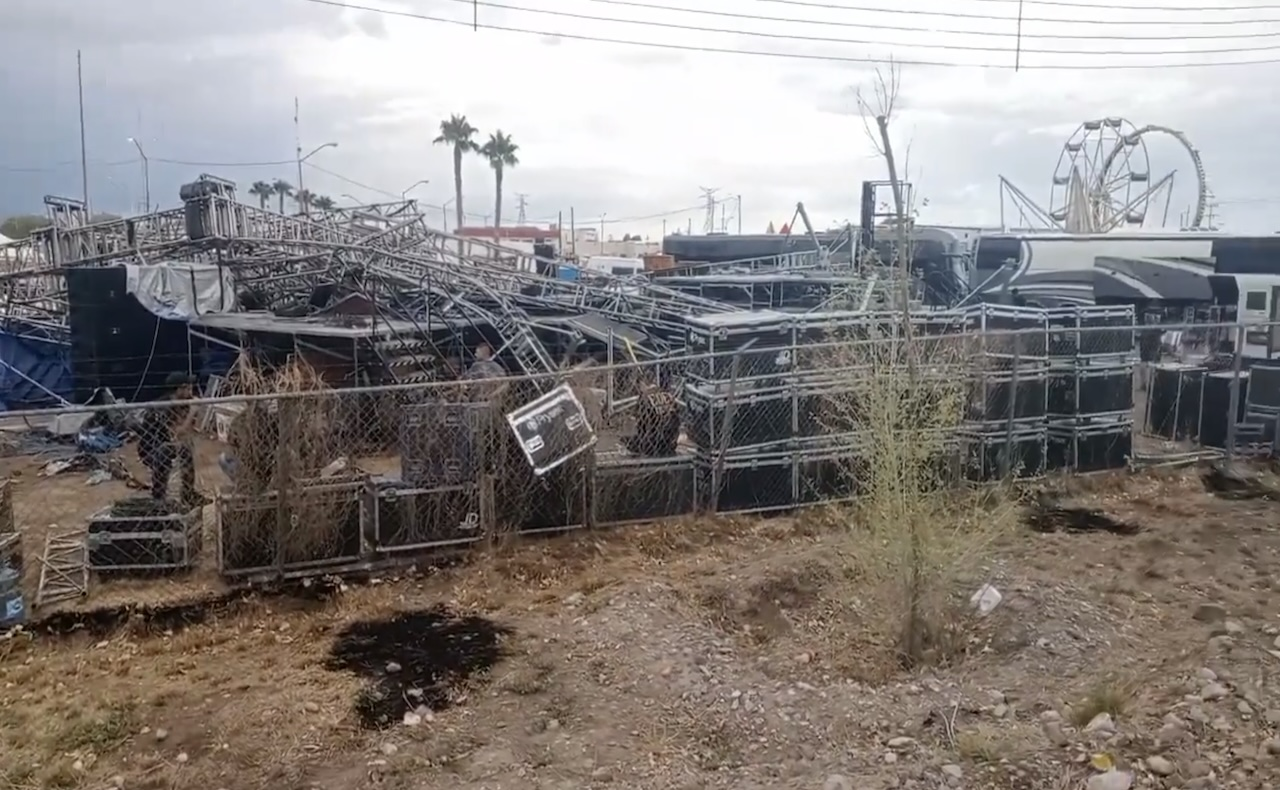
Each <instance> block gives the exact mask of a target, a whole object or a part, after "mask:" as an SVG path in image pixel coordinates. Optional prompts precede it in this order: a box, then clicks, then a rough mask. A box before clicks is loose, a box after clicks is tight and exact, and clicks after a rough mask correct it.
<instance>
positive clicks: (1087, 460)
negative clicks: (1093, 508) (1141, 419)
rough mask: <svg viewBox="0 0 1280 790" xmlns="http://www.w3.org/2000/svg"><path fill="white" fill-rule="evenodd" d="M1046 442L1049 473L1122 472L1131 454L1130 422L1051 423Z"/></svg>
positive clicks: (1131, 432)
mask: <svg viewBox="0 0 1280 790" xmlns="http://www.w3.org/2000/svg"><path fill="white" fill-rule="evenodd" d="M1047 439H1048V468H1049V469H1050V470H1053V471H1059V470H1061V471H1068V472H1101V471H1104V470H1111V469H1123V468H1125V466H1126V465H1127V464H1128V461H1129V457H1130V456H1131V455H1133V422H1132V420H1129V419H1123V420H1114V421H1111V422H1104V421H1099V422H1091V423H1081V424H1050V426H1049V430H1048V437H1047Z"/></svg>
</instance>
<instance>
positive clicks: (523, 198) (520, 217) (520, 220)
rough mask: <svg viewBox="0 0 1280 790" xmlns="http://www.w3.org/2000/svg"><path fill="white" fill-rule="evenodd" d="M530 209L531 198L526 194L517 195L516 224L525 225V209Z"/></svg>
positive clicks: (518, 193) (519, 193)
mask: <svg viewBox="0 0 1280 790" xmlns="http://www.w3.org/2000/svg"><path fill="white" fill-rule="evenodd" d="M528 207H529V196H528V195H527V194H525V193H524V192H517V193H516V224H517V225H523V224H524V223H525V213H524V212H525V209H526V208H528Z"/></svg>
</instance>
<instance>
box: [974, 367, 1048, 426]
mask: <svg viewBox="0 0 1280 790" xmlns="http://www.w3.org/2000/svg"><path fill="white" fill-rule="evenodd" d="M1048 390H1049V378H1048V371H1047V370H1046V369H1044V368H1042V367H1035V366H1033V365H1032V364H1030V363H1028V364H1026V365H1021V364H1020V365H1019V366H1018V370H1017V371H1016V372H1015V371H1013V370H998V369H997V370H990V371H983V372H979V373H978V374H977V377H976V379H975V381H974V383H973V388H972V390H971V395H970V399H969V421H971V422H975V423H992V424H994V423H1003V422H1008V421H1009V420H1010V419H1012V420H1013V421H1014V422H1022V423H1025V422H1041V421H1043V420H1044V418H1045V414H1046V410H1047V408H1048Z"/></svg>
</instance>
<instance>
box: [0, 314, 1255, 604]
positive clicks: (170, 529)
mask: <svg viewBox="0 0 1280 790" xmlns="http://www.w3.org/2000/svg"><path fill="white" fill-rule="evenodd" d="M735 322H736V323H735ZM769 322H773V323H769ZM1218 330H1222V327H1218ZM1218 330H1209V329H1205V328H1204V327H1186V326H1182V327H1168V326H1166V327H1155V328H1149V327H1140V326H1135V317H1134V315H1133V311H1132V309H1129V308H1077V309H1071V310H1068V309H1063V310H1051V311H1044V310H1028V309H1022V308H1008V307H1002V308H992V307H983V308H979V309H975V310H972V311H969V312H965V313H946V314H938V315H935V316H929V315H922V316H918V317H917V318H915V319H913V320H912V321H910V322H908V323H904V322H903V321H902V320H901V319H900V317H897V316H894V315H889V314H885V315H875V314H852V313H851V314H849V315H848V316H847V317H845V318H840V319H839V320H835V321H831V320H828V319H823V321H822V322H821V323H820V322H819V321H818V320H817V319H815V320H814V321H813V325H810V324H809V323H808V322H807V321H806V320H805V318H804V317H803V316H799V317H797V316H778V315H776V314H774V315H773V316H771V317H766V318H757V319H756V320H755V321H745V320H743V319H741V318H734V319H732V320H725V321H723V322H722V323H720V324H719V325H716V326H705V327H701V328H699V327H695V328H694V329H692V330H691V332H692V333H693V334H694V335H699V336H697V337H693V338H691V341H690V346H691V347H694V348H701V349H702V351H701V352H700V353H698V354H690V355H687V356H682V357H673V358H668V359H662V360H659V361H654V362H643V363H640V362H634V363H628V364H618V365H602V364H597V363H594V362H591V361H588V362H585V363H583V364H580V365H578V366H577V367H574V368H572V369H568V370H565V371H561V372H558V373H557V374H555V375H548V376H543V377H510V378H503V377H494V378H480V379H467V380H462V381H450V382H437V383H426V384H415V385H395V386H388V387H371V388H349V389H336V388H334V387H332V386H330V385H329V384H328V383H327V380H326V379H325V378H324V377H323V376H321V375H319V374H318V373H317V372H316V371H315V370H314V369H312V368H311V367H309V366H308V365H307V364H305V363H304V362H301V361H297V360H294V361H291V362H289V363H288V364H286V365H284V366H282V367H277V368H272V369H265V368H258V367H254V366H252V365H249V364H248V363H244V362H242V363H240V364H238V365H237V366H236V367H235V368H234V369H233V371H232V372H231V374H230V375H228V376H226V377H224V379H223V380H221V381H220V383H219V387H218V392H219V393H220V395H219V397H216V398H200V397H197V396H198V395H199V385H200V384H202V382H196V381H194V380H192V379H188V378H185V377H182V376H175V377H171V379H170V380H169V381H168V382H167V383H166V385H165V397H164V399H162V400H160V401H157V402H154V403H148V404H140V405H135V404H125V403H110V402H106V403H101V404H99V405H95V406H93V407H81V408H77V409H74V410H64V411H63V412H62V413H59V414H53V413H51V412H43V413H40V412H36V413H31V414H29V415H27V417H26V418H25V419H26V421H27V422H28V423H29V424H35V423H36V421H37V420H38V419H39V418H41V417H46V418H53V417H56V420H54V422H52V423H49V425H47V426H46V428H45V429H44V433H43V434H42V436H43V437H44V438H43V439H41V441H43V442H44V443H45V444H44V445H41V448H40V453H41V456H40V460H39V462H38V466H39V471H38V474H39V475H42V476H43V477H47V478H49V479H50V480H51V481H56V480H58V479H62V478H64V477H65V476H67V475H76V474H83V475H85V476H87V477H86V479H87V480H88V481H89V482H94V483H102V482H103V481H109V482H110V483H111V484H110V485H106V486H102V487H101V488H97V487H84V486H81V488H82V489H83V490H84V491H87V492H97V491H102V492H103V493H102V494H101V495H99V494H97V493H92V495H91V494H90V493H83V492H71V493H67V494H66V495H65V501H64V502H62V504H60V505H59V507H60V508H61V510H60V512H65V513H66V515H65V517H64V518H62V519H61V524H60V531H59V535H62V537H65V534H64V532H65V530H66V529H67V528H70V527H75V526H78V524H82V525H84V526H83V528H84V531H85V533H86V534H85V536H84V539H83V542H84V546H85V552H84V556H85V564H86V566H87V567H88V568H89V569H91V570H93V571H96V572H102V573H110V572H135V571H138V570H151V571H173V570H181V569H188V568H193V567H216V569H217V571H218V572H219V573H220V574H221V575H223V576H224V577H228V578H232V579H257V578H265V577H276V578H278V577H280V576H289V575H307V574H312V573H316V572H320V571H324V570H327V569H328V570H341V569H354V568H367V567H375V566H377V565H379V564H394V563H398V562H404V561H407V560H406V559H405V558H407V557H411V556H416V555H418V554H420V553H422V552H424V551H429V550H436V551H438V550H445V549H459V548H464V547H467V546H470V545H473V544H477V543H484V542H489V541H492V540H495V539H499V538H501V537H503V536H505V535H515V534H532V533H540V532H555V531H565V530H572V529H576V528H583V527H598V526H605V525H608V524H618V523H626V522H633V521H644V520H651V519H657V518H663V517H668V516H677V515H681V514H688V513H695V512H715V511H719V512H729V511H735V512H762V511H780V510H787V509H791V508H794V507H797V506H803V505H808V504H816V503H821V502H829V501H833V500H839V499H846V498H851V497H855V496H857V495H858V494H860V493H863V492H864V491H865V490H866V488H867V486H869V485H873V484H876V483H875V481H877V480H884V479H886V478H887V477H890V476H892V475H893V474H911V475H918V476H920V477H921V478H922V479H920V480H917V481H916V482H915V483H914V484H913V485H914V486H915V488H913V490H923V488H927V487H930V486H934V487H946V486H953V485H962V484H974V483H982V482H986V481H993V480H1002V479H1006V478H1010V477H1013V478H1029V477H1036V476H1040V475H1043V474H1046V473H1053V472H1089V471H1097V470H1105V469H1119V468H1122V467H1124V466H1126V465H1127V464H1129V463H1131V462H1133V460H1134V459H1136V458H1143V457H1153V456H1155V455H1158V454H1160V453H1164V455H1165V456H1168V457H1174V456H1177V454H1178V453H1190V452H1192V451H1193V450H1199V449H1200V448H1202V447H1212V448H1217V449H1216V452H1218V453H1220V454H1225V455H1232V454H1236V453H1252V452H1272V449H1271V448H1272V447H1273V446H1274V442H1275V438H1276V431H1275V426H1276V422H1277V419H1280V365H1278V364H1273V363H1269V362H1267V361H1265V360H1262V361H1258V362H1255V363H1248V362H1242V361H1241V358H1240V355H1235V354H1232V353H1228V352H1229V351H1230V350H1231V349H1228V348H1227V347H1226V346H1225V345H1223V343H1224V342H1226V341H1223V340H1222V339H1221V336H1222V335H1226V336H1227V337H1228V340H1230V339H1231V338H1234V339H1235V341H1234V342H1238V343H1239V344H1240V345H1239V346H1235V347H1238V348H1244V347H1245V345H1247V338H1248V335H1249V333H1250V332H1254V330H1252V329H1251V330H1249V331H1246V329H1245V327H1243V326H1239V325H1236V326H1234V327H1227V328H1226V329H1225V330H1224V331H1218ZM1215 331H1216V332H1217V334H1216V335H1215V334H1213V332H1215ZM1255 333H1256V332H1255ZM1153 335H1154V336H1155V338H1156V341H1157V346H1156V353H1155V354H1154V355H1153V354H1152V353H1150V339H1151V338H1152V336H1153ZM1144 344H1145V345H1144ZM1206 347H1208V349H1210V351H1211V352H1216V354H1215V353H1207V354H1203V355H1198V354H1200V351H1201V350H1203V349H1205V348H1206ZM1139 356H1143V357H1146V358H1147V359H1146V360H1145V361H1141V362H1140V361H1139ZM1135 428H1136V430H1135ZM24 441H25V440H24ZM31 441H33V442H34V441H35V440H34V439H32V440H31ZM1144 443H1145V444H1144ZM22 446H27V447H30V446H31V445H29V444H28V445H22V444H21V443H18V444H11V447H18V448H20V447H22ZM50 448H59V449H58V451H57V452H53V451H52V450H50ZM12 455H16V454H13V453H11V456H12ZM19 460H20V459H18V458H16V457H11V458H10V459H8V461H7V463H8V464H9V466H10V468H11V469H12V468H16V467H15V466H14V465H15V464H16V463H18V461H19ZM29 463H30V462H29ZM50 485H53V483H50ZM11 488H12V486H5V487H3V488H0V565H6V564H7V565H8V566H9V567H18V568H19V570H20V571H21V567H22V553H23V552H22V551H20V550H19V549H18V547H19V545H21V546H22V547H23V548H24V549H25V551H26V552H27V553H28V555H30V553H31V552H38V551H40V550H41V546H42V545H44V546H47V545H49V544H48V540H49V536H47V535H42V534H37V533H40V531H41V529H42V527H41V526H40V523H39V519H35V520H33V519H23V520H22V523H21V524H19V525H18V527H15V526H14V525H13V519H12V517H11V516H6V515H5V513H8V512H10V509H11V504H6V503H8V502H9V499H8V498H7V497H8V492H9V491H10V490H11ZM48 490H51V489H49V488H47V487H46V486H45V485H43V484H42V485H38V486H25V487H22V488H21V489H20V490H19V491H18V493H17V494H16V495H17V496H19V497H26V498H32V499H39V498H40V497H42V496H45V495H46V492H47V491H48ZM67 490H68V491H69V492H70V489H67ZM59 496H62V495H61V494H60V495H59ZM95 497H96V498H95ZM72 499H75V500H76V501H79V500H80V499H83V500H84V505H83V507H81V508H80V510H76V511H74V512H73V510H72V509H71V506H72V504H74V503H73V502H71V500H72ZM63 505H65V507H64V506H63ZM206 506H211V507H206ZM71 521H76V522H78V524H73V523H69V522H71ZM19 527H20V529H19ZM19 532H22V533H25V534H24V535H23V538H25V539H20V538H19ZM6 552H7V553H8V555H9V558H8V559H6V555H5V553H6ZM28 558H29V556H28ZM39 565H40V570H41V572H45V571H49V570H50V564H49V563H48V562H46V561H45V560H44V559H43V558H42V559H41V562H40V563H39ZM27 568H28V575H30V570H31V568H32V564H31V563H29V562H28V563H27ZM59 573H60V574H61V575H63V576H66V575H67V574H68V573H70V571H68V570H67V569H66V568H63V569H62V570H61V571H59ZM49 575H59V574H58V573H52V574H49Z"/></svg>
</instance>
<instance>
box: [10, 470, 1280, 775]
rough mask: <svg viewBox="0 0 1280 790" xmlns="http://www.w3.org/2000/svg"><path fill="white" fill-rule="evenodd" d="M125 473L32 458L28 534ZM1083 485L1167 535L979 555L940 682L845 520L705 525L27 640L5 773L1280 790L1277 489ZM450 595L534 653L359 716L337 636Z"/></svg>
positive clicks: (1076, 539) (569, 541)
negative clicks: (878, 618) (902, 643)
mask: <svg viewBox="0 0 1280 790" xmlns="http://www.w3.org/2000/svg"><path fill="white" fill-rule="evenodd" d="M209 460H210V459H207V458H206V459H204V463H203V464H202V475H211V474H214V473H216V472H215V471H211V470H210V467H209ZM15 463H16V462H15ZM117 485H118V484H116V483H107V484H103V485H102V486H95V487H86V486H85V484H84V480H83V475H70V476H66V477H65V478H53V479H49V480H46V479H41V478H37V477H35V475H34V472H32V471H30V470H29V469H28V470H27V471H24V472H23V473H22V474H21V475H20V476H19V477H18V483H17V486H18V490H17V493H16V506H17V511H18V521H19V523H20V524H31V523H36V524H43V523H53V522H59V521H60V520H69V519H73V518H83V512H84V508H86V507H87V506H88V505H89V504H90V503H87V502H86V501H84V500H86V499H88V498H93V497H101V499H102V504H106V503H107V502H109V501H110V500H111V499H112V498H114V497H115V496H119V495H120V494H121V492H120V491H112V490H106V489H109V488H113V487H115V486H117ZM1065 485H1068V486H1070V488H1069V489H1068V491H1067V494H1066V499H1067V501H1068V502H1069V503H1070V504H1074V505H1079V506H1082V507H1088V508H1094V509H1097V510H1100V511H1103V512H1105V513H1107V514H1109V515H1111V516H1113V517H1115V518H1117V519H1119V520H1121V521H1124V522H1126V523H1129V524H1132V525H1135V526H1138V527H1140V528H1141V531H1140V532H1138V533H1137V534H1131V535H1119V534H1112V533H1109V532H1086V533H1072V532H1057V533H1052V534H1040V533H1036V532H1033V531H1031V530H1029V529H1027V530H1024V531H1023V532H1021V533H1019V534H1018V535H1016V536H1015V537H1014V538H1013V539H1011V540H1008V541H1006V542H1005V543H1004V544H1003V545H1001V546H1000V547H999V548H998V549H997V551H996V552H995V554H994V556H992V557H991V558H990V561H989V562H985V563H984V564H983V565H982V567H975V568H974V569H973V576H974V579H975V582H974V583H975V586H976V585H977V584H980V583H981V582H982V580H990V581H991V582H992V583H993V584H994V585H995V587H997V588H998V589H999V590H1000V591H1001V592H1002V593H1003V595H1004V599H1003V601H1002V603H1001V604H1000V606H999V607H998V608H997V609H996V610H995V612H994V613H993V614H992V615H990V616H989V617H988V618H986V619H984V620H983V621H982V625H981V627H980V628H978V629H975V630H974V631H973V632H972V634H971V635H970V637H969V641H970V644H969V647H970V649H969V650H968V651H967V655H965V656H963V657H960V658H957V659H956V660H955V661H954V662H953V663H951V664H950V665H948V666H945V667H942V668H934V669H928V670H917V671H914V672H906V671H903V670H901V669H899V668H898V667H897V666H896V665H895V664H894V663H892V662H891V661H888V660H886V656H887V655H888V650H887V648H886V645H885V644H883V643H882V642H881V641H876V640H877V639H878V637H875V636H874V634H875V633H878V632H877V631H876V629H874V628H871V627H870V626H869V625H868V623H867V622H864V619H866V618H869V617H870V615H869V614H868V613H867V612H866V611H865V610H864V609H863V608H862V607H861V606H860V599H859V587H858V584H859V580H858V579H856V578H850V575H849V573H848V571H847V569H848V567H849V566H850V563H849V562H848V561H847V558H848V556H849V552H851V551H856V544H855V543H853V542H852V541H851V540H850V537H849V532H848V531H847V530H842V529H832V528H831V527H830V526H829V525H819V524H818V523H817V521H815V520H814V519H811V518H809V517H807V516H805V515H803V514H802V515H799V516H792V517H787V518H777V519H771V520H758V519H734V518H713V519H702V520H693V519H689V520H685V521H681V522H675V523H669V524H663V525H656V526H649V527H630V528H625V529H618V530H615V531H609V532H604V531H601V532H594V533H590V534H581V533H580V534H572V535H567V536H564V537H561V538H556V539H553V540H544V541H529V542H524V543H521V544H519V545H513V546H507V547H502V548H497V549H493V550H492V551H490V552H488V553H486V554H483V555H481V556H479V557H477V558H475V559H474V560H473V561H471V562H468V563H466V564H464V565H459V566H455V567H451V568H447V569H440V570H425V569H424V570H423V571H422V572H421V573H406V574H404V575H402V576H401V577H398V578H386V579H382V580H379V583H375V584H368V585H359V586H356V585H352V586H349V587H347V588H345V589H344V590H343V591H342V592H341V593H340V594H338V595H337V596H336V597H335V598H334V599H332V600H329V601H324V602H316V601H304V600H298V599H291V598H284V597H276V598H261V599H257V600H254V601H252V602H251V603H249V604H247V605H245V606H244V607H242V608H241V609H240V610H239V611H237V612H235V613H233V614H227V615H224V616H223V617H221V618H219V619H217V620H215V621H213V622H206V623H203V624H199V625H194V626H191V627H189V628H186V629H181V630H177V629H173V630H170V631H167V632H165V631H160V632H156V630H154V629H148V628H145V627H142V626H139V625H136V624H135V625H129V626H125V627H123V628H121V629H119V630H118V631H116V632H114V633H111V634H108V635H88V634H80V635H71V636H63V637H53V636H46V635H39V634H37V635H31V634H27V635H21V636H19V637H17V638H12V639H10V640H8V641H6V642H0V688H2V689H3V690H2V691H0V788H36V787H40V788H54V787H58V788H105V787H122V788H130V789H132V788H154V789H155V790H161V788H163V789H165V790H169V789H171V788H187V787H190V788H209V789H210V790H216V789H217V788H225V790H249V789H250V788H273V789H277V788H320V789H322V790H349V789H350V788H387V789H391V788H406V789H408V788H457V789H458V790H481V789H482V788H485V789H487V790H515V789H516V788H530V789H534V788H539V789H541V788H545V789H547V790H552V789H554V790H560V789H561V788H563V789H564V790H569V789H570V788H594V787H627V788H655V789H656V788H688V789H689V790H693V789H694V788H743V789H744V790H749V789H751V788H761V789H763V788H815V790H816V789H817V788H825V789H826V790H840V788H845V789H846V790H862V789H864V788H865V789H866V790H877V789H879V788H894V787H896V788H938V787H963V788H969V787H972V788H986V787H990V788H1027V790H1042V789H1045V788H1064V789H1065V788H1083V787H1086V783H1087V782H1090V781H1092V783H1091V784H1088V785H1087V786H1088V787H1089V788H1090V790H1108V788H1124V787H1128V786H1130V785H1129V784H1123V783H1122V782H1123V781H1124V779H1126V778H1127V779H1129V780H1130V781H1131V782H1132V784H1133V786H1138V787H1171V788H1172V787H1185V788H1214V787H1223V788H1225V787H1239V788H1264V787H1273V786H1275V785H1276V782H1277V777H1280V740H1277V739H1276V736H1277V731H1278V730H1280V640H1278V638H1277V634H1280V530H1278V529H1277V527H1276V524H1277V515H1280V505H1278V504H1275V503H1273V502H1270V501H1267V500H1251V501H1228V500H1225V499H1222V498H1218V497H1215V496H1213V495H1211V494H1210V493H1208V492H1207V491H1206V490H1205V488H1204V486H1203V485H1202V483H1201V481H1200V479H1199V477H1198V473H1197V472H1196V471H1193V470H1183V471H1178V472H1148V473H1143V474H1137V475H1132V476H1130V475H1117V476H1114V477H1104V478H1088V479H1075V480H1072V481H1070V482H1068V483H1065ZM73 498H74V499H76V500H78V503H76V504H75V505H74V508H75V509H76V511H77V512H75V513H72V512H71V510H70V509H69V508H72V507H73V505H72V504H70V502H69V500H71V499H73ZM824 524H825V522H824ZM135 584H136V583H135ZM137 592H138V588H137V587H132V586H129V585H125V586H123V587H115V586H110V587H109V586H104V587H103V588H102V589H101V590H100V591H95V595H94V600H93V601H92V603H94V604H98V605H101V604H103V603H105V602H110V601H112V600H116V599H124V598H126V597H128V596H130V595H133V594H136V593H137ZM441 604H443V605H447V606H448V607H450V609H452V610H453V611H456V612H459V613H468V614H482V615H484V616H486V617H488V618H491V619H492V620H494V621H496V622H498V623H500V624H501V625H503V626H506V627H508V628H510V629H511V636H509V637H508V638H507V640H506V644H505V650H506V654H507V655H506V657H505V658H504V659H503V660H502V661H501V662H500V663H498V664H497V665H496V666H494V667H493V668H492V669H491V670H490V671H489V672H488V673H486V674H485V675H484V676H482V677H478V678H472V679H470V680H469V681H467V682H466V683H465V684H462V685H460V686H459V687H458V688H456V689H455V690H454V692H453V696H454V703H455V704H454V705H453V706H452V707H449V708H447V709H444V710H441V711H439V712H436V713H433V714H426V715H423V716H422V717H414V718H413V720H412V721H411V722H409V723H401V724H397V725H396V726H393V727H391V728H389V729H386V730H382V731H369V730H364V729H361V728H360V727H359V726H358V720H357V717H356V714H355V712H354V710H353V700H354V699H355V696H356V693H357V691H358V690H359V688H360V687H361V686H362V684H363V683H364V681H363V680H362V679H361V678H359V677H356V676H354V675H351V674H348V673H344V672H337V671H332V670H330V669H326V668H325V662H326V658H327V656H328V655H329V651H330V649H331V646H332V643H333V641H334V638H335V635H336V634H337V633H338V632H339V631H340V630H341V629H342V628H343V627H344V626H345V625H347V624H349V623H351V622H353V621H355V620H358V619H366V618H370V617H376V616H380V615H387V614H389V613H392V612H395V611H404V610H411V609H422V608H427V607H431V606H436V605H441ZM869 634H872V636H869ZM388 671H390V669H389V670H388ZM1102 714H1106V715H1102ZM1091 760H1092V761H1093V762H1094V763H1095V764H1096V765H1091V764H1090V761H1091ZM1112 764H1114V765H1115V766H1116V767H1117V768H1118V769H1119V770H1117V771H1113V772H1111V773H1109V774H1102V773H1099V768H1106V767H1107V766H1109V765H1112ZM1100 782H1113V783H1112V784H1104V783H1100ZM1116 782H1120V784H1116Z"/></svg>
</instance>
